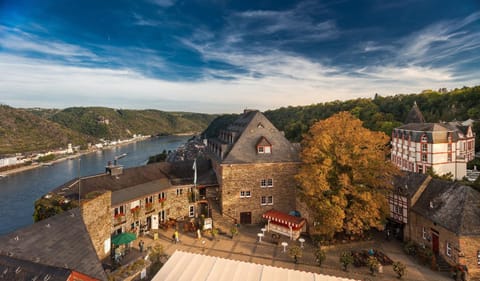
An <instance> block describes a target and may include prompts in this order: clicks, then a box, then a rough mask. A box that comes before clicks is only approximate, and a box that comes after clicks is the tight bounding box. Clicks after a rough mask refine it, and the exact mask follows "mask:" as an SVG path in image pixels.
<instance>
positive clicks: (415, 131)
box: [394, 122, 470, 143]
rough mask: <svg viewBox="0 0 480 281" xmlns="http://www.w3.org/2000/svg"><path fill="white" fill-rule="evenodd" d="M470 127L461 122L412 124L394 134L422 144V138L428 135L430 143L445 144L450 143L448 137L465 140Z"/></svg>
mask: <svg viewBox="0 0 480 281" xmlns="http://www.w3.org/2000/svg"><path fill="white" fill-rule="evenodd" d="M469 128H470V127H468V126H463V125H461V123H459V122H449V123H410V124H406V125H403V126H400V127H398V128H395V129H394V133H395V134H398V137H400V138H401V135H402V134H404V135H405V136H404V137H405V139H408V136H410V138H411V140H412V141H414V142H420V140H421V137H422V136H423V135H426V136H427V138H428V142H429V143H445V142H447V141H448V135H449V134H450V135H451V137H452V141H453V142H456V141H458V140H459V139H464V138H465V137H466V135H467V133H468V130H469Z"/></svg>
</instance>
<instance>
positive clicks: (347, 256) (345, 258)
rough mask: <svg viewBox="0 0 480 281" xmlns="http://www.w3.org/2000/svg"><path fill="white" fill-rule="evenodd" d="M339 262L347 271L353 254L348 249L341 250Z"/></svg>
mask: <svg viewBox="0 0 480 281" xmlns="http://www.w3.org/2000/svg"><path fill="white" fill-rule="evenodd" d="M340 263H341V264H342V267H343V270H344V271H348V265H349V264H351V263H353V256H352V253H351V252H350V251H348V252H342V254H341V255H340Z"/></svg>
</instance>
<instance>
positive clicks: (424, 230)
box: [422, 227, 427, 240]
mask: <svg viewBox="0 0 480 281" xmlns="http://www.w3.org/2000/svg"><path fill="white" fill-rule="evenodd" d="M422 238H423V239H424V240H427V230H426V229H425V227H422Z"/></svg>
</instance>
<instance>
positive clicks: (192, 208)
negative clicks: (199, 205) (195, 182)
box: [188, 205, 195, 218]
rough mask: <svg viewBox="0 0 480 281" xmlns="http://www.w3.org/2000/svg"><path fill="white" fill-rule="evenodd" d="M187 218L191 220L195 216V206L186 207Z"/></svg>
mask: <svg viewBox="0 0 480 281" xmlns="http://www.w3.org/2000/svg"><path fill="white" fill-rule="evenodd" d="M188 216H189V217H191V218H193V217H194V216H195V206H193V205H190V206H188Z"/></svg>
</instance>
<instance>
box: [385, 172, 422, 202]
mask: <svg viewBox="0 0 480 281" xmlns="http://www.w3.org/2000/svg"><path fill="white" fill-rule="evenodd" d="M427 177H428V175H427V174H419V173H414V172H403V173H402V174H401V175H399V176H396V177H395V178H394V179H393V186H394V188H395V192H396V193H397V194H400V195H404V196H406V197H407V198H411V197H412V196H413V195H414V194H415V192H417V190H418V188H419V187H420V186H421V185H422V183H423V182H424V181H425V179H426V178H427Z"/></svg>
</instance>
